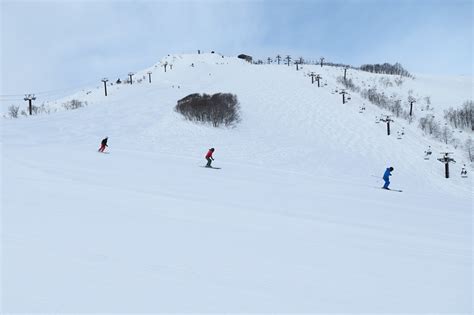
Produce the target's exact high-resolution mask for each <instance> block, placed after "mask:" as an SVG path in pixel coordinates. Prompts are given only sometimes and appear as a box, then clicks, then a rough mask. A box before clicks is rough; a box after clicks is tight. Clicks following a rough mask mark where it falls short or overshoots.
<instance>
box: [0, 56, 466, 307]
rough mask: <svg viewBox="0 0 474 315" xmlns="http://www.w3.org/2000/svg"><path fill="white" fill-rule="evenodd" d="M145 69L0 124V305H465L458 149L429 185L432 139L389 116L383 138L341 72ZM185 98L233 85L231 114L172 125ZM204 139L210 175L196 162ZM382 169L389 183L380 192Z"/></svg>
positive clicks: (178, 63) (221, 66) (177, 62)
mask: <svg viewBox="0 0 474 315" xmlns="http://www.w3.org/2000/svg"><path fill="white" fill-rule="evenodd" d="M164 62H168V63H169V64H173V68H172V69H170V68H169V67H168V70H167V72H166V73H165V72H164V71H163V68H162V67H161V65H162V64H163V63H164ZM192 64H193V65H194V66H191V65H192ZM148 71H153V78H152V83H151V84H150V83H148V81H147V80H146V79H145V80H143V81H142V82H141V83H138V82H135V83H134V84H132V85H129V84H128V85H125V84H121V85H115V84H114V85H113V86H110V87H109V89H108V91H109V96H107V97H105V96H104V95H103V91H102V89H91V90H90V91H91V92H90V93H86V92H81V93H78V94H76V95H72V96H71V97H69V98H67V99H63V100H59V101H58V102H57V103H56V104H58V106H59V104H61V102H64V101H66V100H68V99H79V100H81V101H87V102H88V106H86V107H83V108H80V109H77V110H74V111H61V112H58V113H55V114H51V115H39V116H35V117H32V118H28V119H18V120H5V119H4V120H3V121H2V257H1V258H2V259H1V260H2V296H3V299H2V310H3V311H5V312H313V313H315V312H351V313H356V312H376V313H382V312H394V313H396V312H413V313H418V312H452V313H469V312H470V311H471V310H472V278H471V275H472V181H471V178H467V179H465V178H461V177H460V176H459V172H460V169H461V165H460V164H462V160H463V157H462V156H463V153H462V152H460V151H457V150H453V149H452V148H449V150H450V151H453V152H454V155H453V156H454V158H457V159H458V163H457V164H454V165H452V166H451V167H452V169H451V171H452V175H453V176H452V178H450V179H445V178H444V168H443V165H442V164H441V163H440V162H438V161H436V159H435V158H436V157H438V155H439V154H438V153H439V152H440V151H443V150H445V149H446V148H445V147H444V146H443V145H442V144H440V143H438V142H435V141H434V140H430V139H429V138H427V137H424V136H423V135H422V134H421V131H420V130H419V129H417V128H416V126H414V124H412V125H409V124H407V123H405V122H404V121H402V120H396V121H395V122H394V123H393V125H392V131H393V134H392V135H391V136H387V135H386V131H385V125H384V124H382V123H379V124H376V123H375V122H374V117H375V116H376V115H380V114H382V113H383V112H382V111H381V110H380V109H378V108H377V107H375V106H372V105H370V104H368V102H367V101H365V100H362V99H360V98H359V97H358V96H357V95H353V96H352V99H351V100H350V102H349V103H347V104H344V105H343V104H342V101H341V95H339V94H333V93H332V92H333V91H334V89H337V88H339V86H338V84H337V82H336V78H337V77H338V76H340V75H341V74H342V70H341V69H340V68H333V67H323V68H320V67H319V66H309V65H305V66H304V68H303V69H302V70H301V71H298V72H297V71H296V70H295V69H294V68H293V67H287V66H282V65H280V66H278V65H260V66H256V65H250V64H247V63H245V62H244V61H242V60H239V59H237V58H231V57H222V56H220V55H217V54H202V55H175V56H168V57H166V58H165V59H163V60H162V61H161V62H160V63H158V64H157V65H155V66H152V67H151V68H150V69H145V70H143V71H140V72H138V73H136V74H135V76H134V79H138V78H142V79H143V76H145V77H146V76H147V75H146V73H147V72H148ZM309 71H317V72H318V73H320V74H321V76H322V77H323V80H324V81H326V83H327V85H324V86H323V87H321V88H317V85H316V84H313V85H312V84H311V79H310V78H309V77H307V76H306V74H307V73H308V72H309ZM351 75H352V76H359V77H360V78H362V77H363V76H368V77H374V75H371V74H367V73H357V72H356V73H352V74H351ZM361 80H362V79H361ZM196 92H198V93H216V92H230V93H234V94H236V95H237V96H238V98H239V101H240V105H241V110H242V122H241V123H240V124H239V125H237V126H236V127H235V128H230V129H225V128H219V129H217V128H212V127H209V126H205V125H198V124H194V123H191V122H189V121H185V120H184V119H183V118H182V117H181V116H180V114H178V113H176V112H175V111H174V106H175V105H176V101H177V100H178V99H180V98H182V97H184V96H186V95H188V94H191V93H196ZM426 92H427V93H429V92H430V91H429V89H428V88H427V90H426ZM465 93H466V94H468V93H470V92H469V91H468V92H465ZM432 101H433V103H435V102H436V99H433V100H432ZM364 103H365V104H366V108H367V109H366V110H365V112H363V113H359V106H360V105H362V104H364ZM53 105H54V103H53V104H51V106H53ZM402 128H404V130H405V135H404V136H403V137H402V139H397V137H396V132H397V131H399V130H401V129H402ZM104 136H109V149H110V154H98V153H97V152H96V151H97V148H98V144H99V142H100V140H101V139H102V138H103V137H104ZM428 145H431V147H432V148H433V153H434V155H435V156H434V157H432V158H431V160H428V161H426V160H424V159H423V152H424V150H425V149H426V148H427V147H428ZM211 146H212V147H215V148H216V152H215V158H216V161H215V162H214V164H215V166H219V167H222V169H221V170H211V169H205V168H202V167H200V166H202V165H204V164H205V161H204V158H203V156H204V154H205V153H206V151H207V149H208V148H209V147H211ZM388 166H393V167H394V168H395V171H394V172H393V176H392V186H393V187H394V188H399V189H403V192H402V193H398V192H388V191H383V190H381V189H380V187H381V185H382V181H381V179H380V177H381V175H382V174H383V172H384V170H385V168H386V167H388Z"/></svg>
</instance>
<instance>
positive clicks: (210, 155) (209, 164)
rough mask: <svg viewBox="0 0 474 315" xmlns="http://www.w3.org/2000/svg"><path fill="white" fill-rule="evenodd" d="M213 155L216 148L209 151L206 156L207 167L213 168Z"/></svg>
mask: <svg viewBox="0 0 474 315" xmlns="http://www.w3.org/2000/svg"><path fill="white" fill-rule="evenodd" d="M212 153H214V148H210V149H209V151H207V154H206V160H207V164H206V167H212V166H211V163H212V161H214V158H213V157H212Z"/></svg>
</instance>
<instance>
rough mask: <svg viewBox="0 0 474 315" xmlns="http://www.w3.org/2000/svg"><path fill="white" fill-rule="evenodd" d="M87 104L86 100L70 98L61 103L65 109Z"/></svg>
mask: <svg viewBox="0 0 474 315" xmlns="http://www.w3.org/2000/svg"><path fill="white" fill-rule="evenodd" d="M86 105H87V102H81V101H79V100H70V101H69V102H66V103H64V104H63V107H64V108H65V109H67V110H73V109H78V108H81V107H84V106H86Z"/></svg>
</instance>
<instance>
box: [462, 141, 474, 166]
mask: <svg viewBox="0 0 474 315" xmlns="http://www.w3.org/2000/svg"><path fill="white" fill-rule="evenodd" d="M464 149H465V150H466V153H467V157H468V158H469V161H471V162H474V141H472V138H471V137H469V139H467V140H466V142H465V143H464Z"/></svg>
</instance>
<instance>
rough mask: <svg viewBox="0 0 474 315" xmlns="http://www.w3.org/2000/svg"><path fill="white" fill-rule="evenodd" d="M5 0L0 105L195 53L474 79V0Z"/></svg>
mask: <svg viewBox="0 0 474 315" xmlns="http://www.w3.org/2000/svg"><path fill="white" fill-rule="evenodd" d="M0 1H1V69H2V72H1V74H2V75H1V82H0V83H1V84H0V85H1V92H0V94H1V95H2V99H3V101H10V99H9V98H15V96H13V97H11V96H7V95H16V94H24V93H38V92H42V91H53V92H51V94H52V95H53V96H54V93H55V92H54V91H56V90H59V89H68V88H80V87H82V86H84V85H90V84H94V83H96V82H100V79H101V78H102V77H109V78H116V77H119V76H121V77H123V76H124V75H126V74H127V73H128V72H130V71H137V70H140V69H143V68H146V67H148V66H151V65H152V64H154V63H156V62H157V61H158V60H160V59H161V58H162V57H163V56H166V55H167V54H173V53H194V52H196V51H197V49H201V50H202V51H210V50H215V51H216V52H220V53H222V54H224V55H237V54H239V53H247V54H251V55H253V56H255V57H257V58H261V59H266V58H267V57H269V56H270V57H274V56H275V55H276V54H284V55H286V54H291V55H293V56H295V57H299V56H302V57H305V58H308V59H311V58H314V59H315V58H317V57H320V56H324V57H326V60H328V61H333V62H342V63H348V64H352V65H354V66H359V65H361V64H364V63H382V62H390V63H394V62H397V61H398V62H400V63H402V65H403V66H404V67H405V68H407V70H409V71H410V72H412V73H426V74H449V75H459V74H462V75H472V73H473V60H472V46H473V15H474V13H473V10H474V9H473V1H472V0H413V1H407V0H406V1H402V0H399V1H397V0H331V1H329V0H327V1H326V0H313V1H309V0H308V1H297V0H296V1H295V0H293V1H292V0H287V1H242V0H241V1H225V0H220V1H217V0H216V1H210V0H196V1H190V0H188V1H176V0H174V1H125V0H123V1H112V0H101V1H97V0H96V1H88V0H77V1H68V0H56V1H41V0H38V1H32V0H30V1H22V0H16V1H12V0H0ZM58 93H59V92H58Z"/></svg>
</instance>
